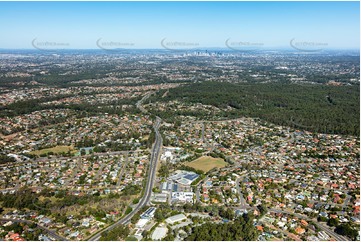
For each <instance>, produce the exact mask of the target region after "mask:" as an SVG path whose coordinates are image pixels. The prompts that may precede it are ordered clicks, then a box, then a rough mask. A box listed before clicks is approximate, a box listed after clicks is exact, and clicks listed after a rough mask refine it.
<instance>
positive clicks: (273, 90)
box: [155, 82, 360, 136]
mask: <svg viewBox="0 0 361 242" xmlns="http://www.w3.org/2000/svg"><path fill="white" fill-rule="evenodd" d="M359 96H360V91H359V86H358V85H357V86H356V85H355V86H326V85H298V84H280V83H253V84H232V83H220V82H202V83H193V84H190V85H184V86H180V87H178V88H174V89H170V90H169V93H168V95H167V96H165V97H159V98H158V100H159V101H161V102H168V101H172V100H179V101H182V102H186V103H202V104H206V105H213V106H216V107H218V108H220V109H221V110H222V111H221V113H218V114H217V116H219V118H224V119H228V118H236V117H240V116H246V117H254V118H261V119H263V120H265V121H268V122H272V123H275V124H278V125H285V126H290V127H293V128H297V129H305V130H309V131H313V132H322V133H331V134H332V133H334V134H351V135H357V136H358V135H359V132H360V126H359V113H360V112H359V110H360V103H359ZM226 108H228V109H227V110H225V109H226ZM155 112H156V111H155ZM156 114H157V115H160V116H161V117H162V118H164V119H168V118H174V115H177V111H173V112H159V113H156ZM192 114H193V115H194V116H198V117H199V118H202V119H206V118H208V119H212V118H213V119H215V118H216V117H214V116H213V117H210V116H206V115H205V114H204V113H202V112H199V113H197V112H192Z"/></svg>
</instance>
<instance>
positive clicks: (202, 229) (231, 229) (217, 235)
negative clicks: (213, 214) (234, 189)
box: [186, 214, 258, 241]
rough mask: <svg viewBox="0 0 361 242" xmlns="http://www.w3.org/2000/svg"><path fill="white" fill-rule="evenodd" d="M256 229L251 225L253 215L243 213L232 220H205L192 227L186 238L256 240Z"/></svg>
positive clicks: (194, 239)
mask: <svg viewBox="0 0 361 242" xmlns="http://www.w3.org/2000/svg"><path fill="white" fill-rule="evenodd" d="M257 236H258V233H257V230H256V228H255V226H254V225H253V217H252V216H249V215H247V214H246V215H244V216H240V217H238V218H236V219H235V220H234V221H233V222H229V223H220V224H215V223H211V222H207V223H204V224H202V225H201V226H197V227H194V228H193V229H192V233H191V234H190V235H189V236H188V237H187V238H186V240H193V241H232V240H233V241H234V240H238V241H251V240H257Z"/></svg>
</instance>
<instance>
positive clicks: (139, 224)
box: [135, 218, 149, 228]
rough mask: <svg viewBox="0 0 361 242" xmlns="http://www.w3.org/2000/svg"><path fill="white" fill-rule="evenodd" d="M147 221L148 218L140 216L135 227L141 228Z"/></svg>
mask: <svg viewBox="0 0 361 242" xmlns="http://www.w3.org/2000/svg"><path fill="white" fill-rule="evenodd" d="M148 221H149V219H145V218H141V219H139V221H138V222H137V224H136V225H135V227H136V228H143V227H144V226H145V225H146V224H147V223H148Z"/></svg>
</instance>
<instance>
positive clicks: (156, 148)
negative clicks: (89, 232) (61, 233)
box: [88, 117, 163, 240]
mask: <svg viewBox="0 0 361 242" xmlns="http://www.w3.org/2000/svg"><path fill="white" fill-rule="evenodd" d="M160 124H161V119H160V118H159V117H157V119H156V121H155V124H154V126H153V128H154V131H155V143H154V144H153V148H152V154H151V157H150V162H149V173H148V178H147V179H148V180H147V185H146V187H145V191H144V195H143V197H142V198H141V200H140V201H139V203H138V204H137V205H136V207H135V208H134V209H133V210H132V212H130V213H129V214H127V215H126V216H125V217H123V218H122V219H120V220H119V221H117V222H116V223H114V224H112V225H110V226H109V227H107V228H106V229H104V230H102V231H99V232H98V233H96V234H95V235H93V236H92V237H91V238H89V239H88V240H99V238H100V237H101V233H102V232H104V231H108V230H111V229H113V228H115V227H116V226H119V225H121V224H128V223H129V222H130V220H131V219H132V217H133V216H134V215H135V214H136V213H137V212H138V211H139V210H140V209H141V208H143V207H144V206H146V205H147V204H148V203H149V200H150V196H151V194H152V188H153V185H154V181H155V175H156V168H157V162H158V160H159V156H160V152H161V147H162V143H163V140H162V136H161V135H160V133H159V130H158V129H159V127H160Z"/></svg>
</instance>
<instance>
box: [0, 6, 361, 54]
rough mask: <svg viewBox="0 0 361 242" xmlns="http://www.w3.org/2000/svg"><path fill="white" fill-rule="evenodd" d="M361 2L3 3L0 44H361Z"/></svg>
mask: <svg viewBox="0 0 361 242" xmlns="http://www.w3.org/2000/svg"><path fill="white" fill-rule="evenodd" d="M359 4H360V3H359V2H356V1H355V2H0V22H1V23H2V26H1V28H0V29H1V36H2V38H1V39H0V48H1V49H34V48H39V49H42V48H44V49H47V48H54V49H97V48H100V49H113V48H126V49H128V48H129V49H133V48H134V49H162V48H165V49H183V48H185V49H188V48H191V49H197V48H231V49H232V48H235V49H237V48H238V49H240V48H242V49H254V48H257V49H260V48H264V49H270V48H271V49H272V48H292V47H293V48H300V49H302V48H306V49H311V50H312V49H315V50H317V49H320V48H322V49H359V45H360V23H359V19H360V5H359Z"/></svg>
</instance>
